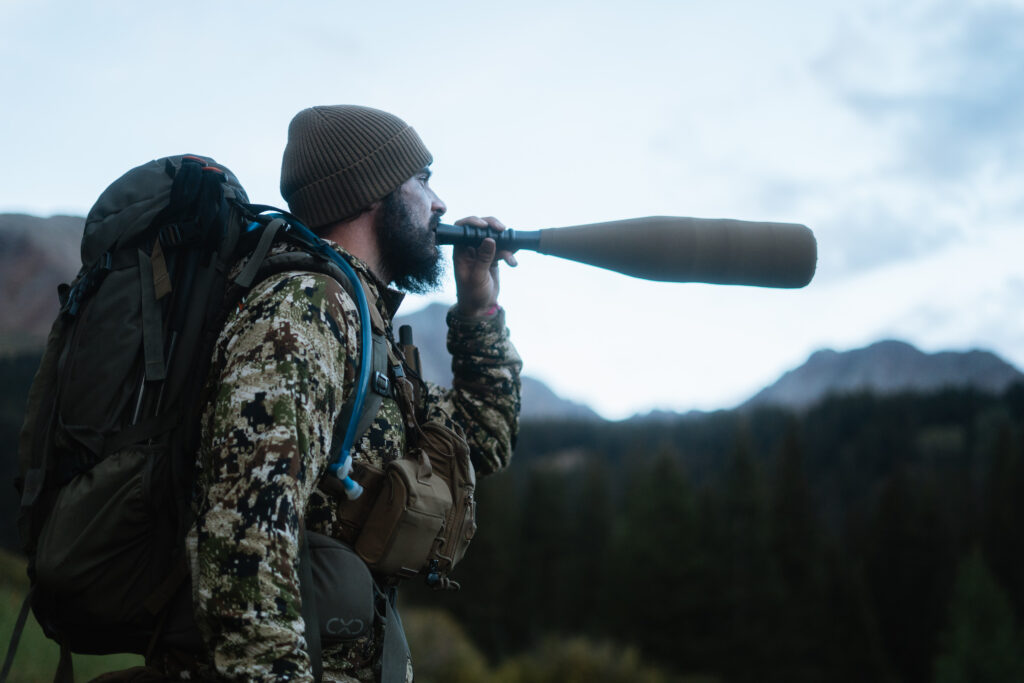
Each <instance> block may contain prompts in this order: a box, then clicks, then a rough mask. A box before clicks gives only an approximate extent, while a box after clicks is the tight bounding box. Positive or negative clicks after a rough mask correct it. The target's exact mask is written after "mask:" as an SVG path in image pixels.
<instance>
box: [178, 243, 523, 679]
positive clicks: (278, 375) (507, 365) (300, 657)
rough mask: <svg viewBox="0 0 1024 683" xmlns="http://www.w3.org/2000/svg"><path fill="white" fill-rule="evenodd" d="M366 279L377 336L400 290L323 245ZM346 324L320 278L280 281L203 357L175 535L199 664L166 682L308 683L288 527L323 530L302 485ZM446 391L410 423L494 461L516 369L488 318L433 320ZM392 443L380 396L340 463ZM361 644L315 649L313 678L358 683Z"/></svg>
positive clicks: (344, 344)
mask: <svg viewBox="0 0 1024 683" xmlns="http://www.w3.org/2000/svg"><path fill="white" fill-rule="evenodd" d="M338 251H339V253H341V254H342V255H343V256H344V257H345V258H346V259H347V260H348V261H349V263H351V264H352V266H353V267H354V268H355V269H356V271H357V272H358V273H359V275H360V277H361V278H363V279H364V281H365V282H366V283H367V285H368V288H369V290H370V292H371V293H372V294H374V295H375V296H376V301H371V302H370V305H371V306H372V305H376V306H377V307H378V309H379V310H380V312H381V315H382V317H383V318H384V320H385V321H386V324H387V326H388V328H389V329H388V330H387V332H388V336H389V338H390V339H394V335H393V334H392V330H391V329H390V326H391V318H392V317H393V314H394V312H395V309H396V308H397V306H398V304H399V303H400V301H401V296H402V295H401V294H400V293H398V292H395V291H393V290H388V289H387V288H386V287H385V286H384V285H382V284H381V283H380V282H379V281H378V280H377V279H376V278H375V277H374V276H373V275H372V274H371V273H370V271H369V269H368V268H367V266H366V265H365V264H364V263H362V262H361V261H359V260H358V259H355V258H354V257H352V256H351V255H349V254H347V253H346V252H344V251H342V250H341V249H338ZM359 325H360V322H359V313H358V310H357V309H356V306H355V303H354V302H353V300H352V298H351V297H350V296H349V294H348V293H347V292H346V291H345V290H344V289H343V288H342V287H341V285H339V284H338V283H337V282H336V281H334V280H333V279H332V278H330V277H328V276H326V275H321V274H314V273H286V274H281V275H277V276H273V277H271V278H269V279H267V280H265V281H263V282H262V283H260V284H258V285H257V286H256V287H254V288H253V290H252V291H251V292H250V294H249V296H248V297H247V299H246V300H245V301H244V302H243V304H242V305H241V306H240V307H239V310H238V311H235V312H233V313H232V315H231V316H230V317H229V319H228V321H227V324H226V326H225V327H224V329H223V331H222V332H221V334H220V337H219V339H218V341H217V344H216V348H215V351H214V357H213V364H212V368H213V370H212V371H211V377H210V380H209V382H208V389H209V390H210V400H209V403H208V405H207V407H206V410H205V413H204V416H203V424H202V445H201V449H200V453H199V456H198V458H197V502H196V513H197V514H196V522H195V524H194V526H193V528H192V529H191V531H190V532H189V534H188V539H187V543H188V550H189V557H190V562H191V571H192V577H193V602H194V607H195V612H196V620H197V624H198V626H199V629H200V632H201V633H202V635H203V639H204V642H205V643H206V645H207V648H208V654H209V661H207V662H204V663H199V664H198V669H197V670H195V671H192V672H188V673H186V672H184V671H182V672H180V673H181V675H182V676H191V677H200V678H207V677H211V678H216V679H217V680H238V681H243V680H244V681H285V680H287V681H311V680H312V675H311V673H310V664H309V658H308V655H307V652H306V641H305V638H304V631H305V626H304V622H303V618H302V614H301V603H300V598H299V580H298V576H297V574H298V571H297V564H298V542H299V530H300V526H301V525H302V524H303V523H305V525H306V526H307V528H310V529H312V530H315V531H318V532H320V533H324V534H328V535H334V536H337V535H338V523H337V515H336V511H335V505H334V504H333V503H332V502H331V500H329V498H328V497H327V496H325V495H324V494H323V493H322V492H321V491H319V490H318V489H317V482H318V480H319V478H320V477H321V475H322V474H323V473H324V472H325V469H326V466H327V464H328V462H329V458H330V457H331V455H332V452H333V451H332V448H336V445H334V444H332V443H331V439H332V433H333V430H334V426H335V422H336V420H337V419H338V415H339V413H340V411H341V409H342V406H343V404H344V402H345V400H346V398H347V397H348V396H349V394H350V392H351V391H353V389H354V384H355V381H356V380H357V375H356V372H357V369H358V350H359V329H360V327H359ZM448 326H449V331H448V349H449V351H450V352H451V354H452V359H453V360H452V363H453V371H454V376H455V379H454V382H453V385H454V388H453V389H445V388H441V387H438V386H435V385H430V384H428V385H427V387H426V390H425V391H423V392H422V396H421V399H420V405H418V406H417V413H418V414H419V415H423V416H433V417H435V418H440V419H443V420H444V419H451V420H453V421H455V422H456V423H458V424H459V425H460V426H462V428H463V429H464V430H465V433H466V438H467V441H468V442H469V444H470V448H471V453H472V460H473V462H474V464H475V466H476V469H477V473H478V475H486V474H488V473H490V472H494V471H496V470H499V469H501V468H503V467H505V466H507V465H508V463H509V460H510V458H511V456H512V447H513V444H514V441H515V437H516V433H517V429H518V413H519V395H520V383H519V370H520V367H521V362H520V360H519V356H518V355H517V353H516V351H515V349H514V347H513V346H512V344H511V342H510V341H509V337H508V330H507V329H506V328H505V324H504V315H503V312H502V311H500V310H499V311H498V313H497V314H496V315H494V316H492V317H489V318H479V319H464V318H460V317H459V316H458V315H456V314H455V312H454V309H453V310H452V311H450V312H449V314H448ZM404 445H405V433H404V427H403V424H402V418H401V414H400V412H399V409H398V406H397V404H396V403H395V401H394V400H392V399H389V398H387V399H385V400H384V403H383V405H382V407H381V409H380V411H379V412H378V413H377V416H376V419H375V420H374V422H373V424H372V425H371V427H370V428H369V429H368V430H367V432H366V433H365V435H364V436H363V437H362V439H361V440H360V441H359V442H358V443H357V444H355V446H354V448H353V458H354V459H355V461H356V462H359V461H363V462H369V463H371V464H374V465H377V466H380V465H382V464H383V463H385V462H388V461H390V460H392V459H394V458H397V457H400V456H401V454H402V452H403V448H404ZM378 646H379V644H378V643H377V642H376V639H375V638H373V637H369V638H367V639H365V640H363V641H356V642H355V643H353V644H348V645H345V646H342V647H334V648H325V650H324V652H323V662H324V680H328V681H362V680H372V677H373V672H372V668H371V667H372V662H373V661H374V660H375V658H376V655H377V651H378Z"/></svg>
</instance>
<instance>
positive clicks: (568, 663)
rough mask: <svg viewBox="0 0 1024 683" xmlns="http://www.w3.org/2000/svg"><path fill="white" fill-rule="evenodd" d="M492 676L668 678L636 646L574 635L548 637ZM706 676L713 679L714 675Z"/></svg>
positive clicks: (561, 680) (574, 682)
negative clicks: (593, 640)
mask: <svg viewBox="0 0 1024 683" xmlns="http://www.w3.org/2000/svg"><path fill="white" fill-rule="evenodd" d="M491 680H492V681H493V683H667V681H668V680H669V679H668V678H667V677H666V675H665V674H664V673H662V672H660V671H657V670H655V669H653V668H650V667H648V666H645V665H644V664H643V663H642V661H641V658H640V655H639V653H638V652H637V651H636V650H635V649H632V648H621V647H616V646H614V645H611V644H609V643H595V642H592V641H588V640H585V639H582V638H573V639H569V640H556V639H547V640H545V641H544V642H543V644H542V645H541V646H540V648H538V649H537V650H535V651H532V652H529V653H527V654H525V655H521V656H519V657H516V658H514V659H511V660H509V661H507V662H505V663H504V664H502V665H501V667H499V668H498V670H497V671H496V672H495V674H494V677H493V678H492V679H491ZM691 680H693V679H691ZM705 680H706V681H708V683H713V680H714V679H705ZM694 683H696V682H695V681H694Z"/></svg>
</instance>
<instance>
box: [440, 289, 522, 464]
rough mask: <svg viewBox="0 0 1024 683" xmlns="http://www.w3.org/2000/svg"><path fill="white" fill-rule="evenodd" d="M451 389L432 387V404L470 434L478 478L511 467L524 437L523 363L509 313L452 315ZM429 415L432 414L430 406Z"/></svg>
mask: <svg viewBox="0 0 1024 683" xmlns="http://www.w3.org/2000/svg"><path fill="white" fill-rule="evenodd" d="M448 351H449V352H450V353H451V354H452V372H453V373H454V379H453V380H452V388H451V389H442V388H440V387H437V386H434V385H431V386H430V389H429V394H430V401H433V407H434V408H440V409H441V410H443V411H444V412H446V413H447V414H449V415H451V416H453V417H454V419H455V421H456V422H458V423H459V425H461V426H462V428H463V429H464V430H465V432H466V439H467V441H468V442H469V447H470V455H471V457H472V459H473V465H474V466H475V468H476V471H477V474H478V475H480V476H484V475H487V474H490V473H492V472H496V471H498V470H501V469H503V468H505V467H507V466H508V464H509V461H510V460H511V459H512V449H513V447H514V446H515V441H516V436H517V435H518V433H519V406H520V396H519V395H520V381H519V372H520V370H521V369H522V365H523V363H522V361H521V360H520V359H519V354H518V353H517V352H516V349H515V347H514V346H513V345H512V342H511V341H510V339H509V332H508V328H506V327H505V311H503V310H502V309H500V308H499V309H498V312H497V313H496V314H495V315H493V316H489V317H481V318H464V317H462V316H460V315H458V314H457V313H456V312H455V308H454V307H452V309H450V310H449V311H448ZM427 408H428V411H429V410H431V409H432V406H431V405H428V407H427Z"/></svg>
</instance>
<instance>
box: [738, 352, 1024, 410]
mask: <svg viewBox="0 0 1024 683" xmlns="http://www.w3.org/2000/svg"><path fill="white" fill-rule="evenodd" d="M1022 380H1024V374H1022V373H1021V372H1020V371H1019V370H1017V369H1016V368H1014V367H1013V366H1012V365H1010V364H1009V363H1007V362H1006V361H1004V360H1003V359H1001V358H1000V357H999V356H996V355H995V354H993V353H991V352H988V351H981V350H972V351H964V352H958V351H943V352H939V353H924V352H922V351H920V350H918V349H917V348H915V347H914V346H911V345H910V344H907V343H906V342H902V341H895V340H885V341H879V342H876V343H874V344H871V345H870V346H867V347H865V348H862V349H855V350H852V351H842V352H840V351H833V350H830V349H827V350H822V351H816V352H815V353H813V354H812V355H811V357H810V358H808V359H807V362H805V363H804V364H803V365H801V366H800V367H798V368H795V369H793V370H790V371H789V372H787V373H785V374H784V375H782V377H780V378H779V379H778V380H777V381H776V382H775V383H774V384H772V385H770V386H768V387H766V388H764V389H762V390H761V391H760V392H758V393H757V394H755V395H754V396H753V397H752V398H751V399H749V400H748V401H747V402H746V403H744V404H743V405H742V406H741V407H743V408H751V407H759V406H769V405H771V406H779V407H785V408H793V409H806V408H808V407H809V406H811V405H813V404H815V403H817V402H818V401H820V400H821V399H823V398H825V397H826V396H829V395H842V394H856V393H862V392H872V393H875V394H879V395H891V394H897V393H903V392H916V393H929V392H934V391H938V390H941V389H944V388H970V389H975V390H978V391H983V392H987V393H996V394H998V393H1001V392H1003V391H1005V390H1006V388H1007V387H1008V386H1010V385H1011V384H1013V383H1014V382H1020V381H1022Z"/></svg>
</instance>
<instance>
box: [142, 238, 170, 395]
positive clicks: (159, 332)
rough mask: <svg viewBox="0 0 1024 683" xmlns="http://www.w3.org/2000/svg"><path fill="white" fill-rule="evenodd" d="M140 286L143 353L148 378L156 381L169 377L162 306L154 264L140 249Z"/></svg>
mask: <svg viewBox="0 0 1024 683" xmlns="http://www.w3.org/2000/svg"><path fill="white" fill-rule="evenodd" d="M139 287H140V288H141V299H142V353H143V356H144V357H145V360H146V379H147V380H148V381H150V382H156V381H160V380H163V379H166V378H167V367H166V366H165V365H164V331H163V322H162V321H161V319H160V306H159V304H157V302H156V286H155V285H154V284H153V264H152V262H151V261H150V260H149V256H147V255H146V252H144V251H142V250H141V249H139Z"/></svg>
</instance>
